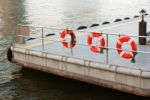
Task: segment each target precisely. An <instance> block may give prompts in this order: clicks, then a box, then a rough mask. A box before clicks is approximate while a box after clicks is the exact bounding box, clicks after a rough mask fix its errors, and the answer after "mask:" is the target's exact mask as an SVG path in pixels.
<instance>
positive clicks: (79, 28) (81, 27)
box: [77, 26, 87, 30]
mask: <svg viewBox="0 0 150 100" xmlns="http://www.w3.org/2000/svg"><path fill="white" fill-rule="evenodd" d="M86 28H87V26H79V27H78V28H77V30H82V29H86Z"/></svg>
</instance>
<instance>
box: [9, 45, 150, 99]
mask: <svg viewBox="0 0 150 100" xmlns="http://www.w3.org/2000/svg"><path fill="white" fill-rule="evenodd" d="M11 50H12V52H13V62H14V63H16V64H18V65H21V66H23V67H27V68H32V69H35V70H40V71H44V72H48V73H52V74H56V75H59V76H63V77H68V78H72V79H76V80H80V81H84V82H88V83H92V84H96V85H100V86H104V87H107V88H112V89H116V90H120V91H124V92H129V93H132V94H136V95H140V96H149V97H150V72H148V71H144V70H140V69H134V68H132V69H131V68H128V67H127V66H124V67H123V66H117V65H109V64H105V63H100V62H93V61H87V60H84V59H78V58H73V57H67V56H62V55H55V54H51V53H47V52H40V51H33V50H29V49H23V48H15V47H12V48H11Z"/></svg>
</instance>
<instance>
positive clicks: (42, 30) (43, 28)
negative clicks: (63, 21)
mask: <svg viewBox="0 0 150 100" xmlns="http://www.w3.org/2000/svg"><path fill="white" fill-rule="evenodd" d="M41 30H42V49H43V50H44V28H43V27H42V29H41Z"/></svg>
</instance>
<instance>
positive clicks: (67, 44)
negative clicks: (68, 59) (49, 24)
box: [60, 29, 76, 48]
mask: <svg viewBox="0 0 150 100" xmlns="http://www.w3.org/2000/svg"><path fill="white" fill-rule="evenodd" d="M67 34H68V35H70V36H71V41H70V43H68V42H66V38H65V36H66V35H67ZM60 37H61V40H62V44H63V45H64V46H65V47H66V48H73V47H74V46H75V45H76V36H75V34H74V33H73V31H72V30H68V29H66V30H64V31H63V32H61V36H60Z"/></svg>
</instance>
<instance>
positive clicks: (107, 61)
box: [106, 34, 109, 64]
mask: <svg viewBox="0 0 150 100" xmlns="http://www.w3.org/2000/svg"><path fill="white" fill-rule="evenodd" d="M108 38H109V37H108V34H106V63H107V64H108V63H109V58H108V56H109V55H108V50H109V49H108V42H109V40H108Z"/></svg>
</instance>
